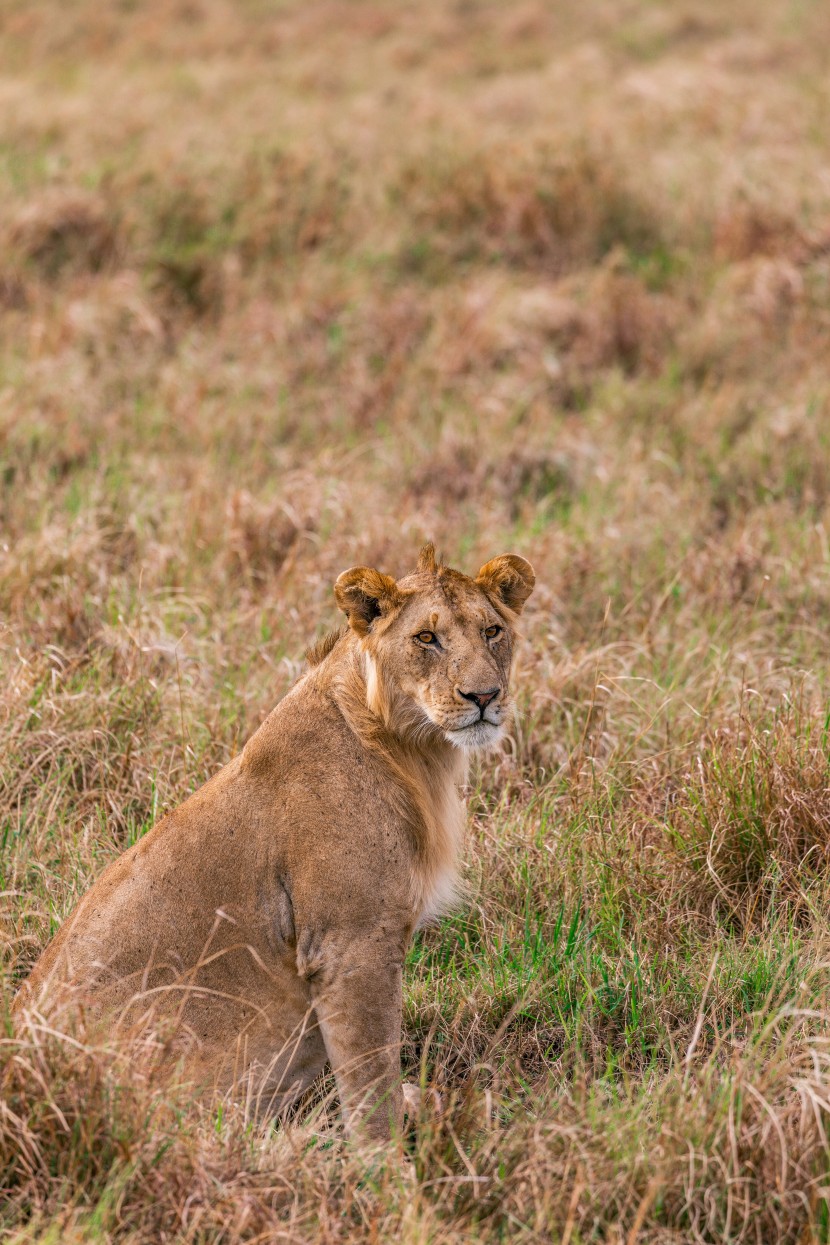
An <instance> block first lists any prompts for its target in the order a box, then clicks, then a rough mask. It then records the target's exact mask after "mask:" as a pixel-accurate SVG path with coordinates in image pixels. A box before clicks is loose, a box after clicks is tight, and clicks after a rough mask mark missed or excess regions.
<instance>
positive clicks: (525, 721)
mask: <svg viewBox="0 0 830 1245" xmlns="http://www.w3.org/2000/svg"><path fill="white" fill-rule="evenodd" d="M829 136H830V9H828V7H827V5H826V4H823V3H821V2H820V0H764V2H763V3H749V2H748V0H728V2H727V3H723V2H721V3H714V2H713V0H674V2H672V3H665V4H655V3H651V2H648V0H619V2H617V3H614V2H612V0H584V2H583V3H580V4H578V5H577V4H566V3H564V0H558V2H557V3H543V2H542V0H526V2H525V0H520V2H519V3H516V4H510V5H508V4H498V3H493V2H492V0H455V2H452V3H451V2H450V0H440V2H439V0H422V3H419V4H415V3H410V2H409V0H398V2H394V0H330V2H321V3H317V4H308V3H306V4H302V3H299V0H244V2H243V3H238V4H233V3H230V0H229V2H228V3H222V2H221V0H182V2H181V3H165V2H162V0H147V3H137V2H134V0H121V2H120V3H113V4H110V5H105V6H104V5H96V4H93V3H92V2H91V0H73V2H72V3H65V2H58V0H40V2H39V3H38V4H37V5H30V4H26V3H23V2H22V0H10V2H9V3H7V4H6V5H5V6H4V11H3V16H2V34H1V35H0V722H2V735H1V736H0V742H1V743H2V748H0V905H1V906H0V931H1V932H2V950H3V967H2V974H3V976H2V1005H1V1006H0V1012H3V1011H5V1012H7V1011H8V1007H9V1006H10V1004H11V1000H12V998H13V996H14V993H15V990H16V987H17V983H18V982H19V981H20V980H21V979H22V978H23V977H24V976H25V975H26V973H27V972H28V970H29V968H30V967H31V965H32V964H33V962H34V960H35V959H36V957H37V955H38V954H39V952H40V950H41V949H42V948H43V946H44V945H45V943H46V942H47V940H48V939H49V937H50V936H51V934H53V933H54V932H55V930H56V929H57V928H58V927H59V925H60V923H61V921H62V920H63V919H64V917H65V916H66V915H67V914H68V913H69V912H70V911H71V909H72V908H73V906H74V905H75V903H76V902H77V900H78V899H79V897H80V896H81V895H82V894H83V893H84V892H85V890H86V889H87V888H88V887H89V885H90V884H91V882H92V881H93V880H94V878H96V877H97V876H98V875H99V873H100V872H101V870H102V869H103V867H104V866H105V865H106V864H107V862H109V861H110V860H112V859H113V858H114V857H115V856H116V855H117V854H119V853H120V852H121V851H123V850H124V849H125V848H126V847H127V846H129V845H130V844H131V843H133V842H135V840H136V839H137V838H138V837H139V836H141V835H142V834H143V833H144V832H145V831H146V830H147V829H148V828H149V827H150V826H151V825H152V824H153V823H154V822H155V821H156V820H157V819H158V817H159V816H160V815H161V813H162V812H164V811H165V810H167V809H170V808H172V807H174V806H175V805H177V804H178V803H179V802H181V800H182V799H184V798H185V797H186V796H187V795H188V794H189V793H190V792H191V791H193V790H194V789H195V788H196V787H197V786H199V785H200V784H201V783H202V782H203V781H204V780H205V779H206V778H208V777H209V776H210V775H211V774H212V773H214V772H215V771H216V770H217V769H218V768H219V767H221V766H222V765H223V764H224V763H225V762H227V761H228V760H229V759H230V758H231V757H232V756H233V755H235V753H236V752H237V751H238V750H239V749H240V747H241V746H242V745H243V743H244V742H245V740H246V739H247V738H248V737H249V735H250V734H251V733H252V731H254V730H255V729H256V727H257V726H258V725H259V723H260V722H261V721H262V720H263V718H264V717H265V715H266V714H267V712H268V711H269V710H270V708H271V707H272V706H273V704H274V703H275V702H276V701H277V700H278V699H279V697H280V696H281V695H282V694H283V693H284V692H285V691H286V690H287V689H288V688H289V687H290V686H291V684H292V682H293V681H294V680H295V679H296V678H297V676H298V675H299V674H300V673H301V672H302V670H303V668H304V659H303V653H304V651H305V649H306V648H307V647H308V646H309V644H311V643H312V642H313V641H314V640H315V639H317V638H319V637H320V636H321V635H322V634H324V633H325V632H326V631H327V630H329V629H330V628H331V627H332V626H333V625H335V624H336V623H337V622H338V621H339V619H338V616H337V610H336V606H335V602H334V598H333V595H332V591H331V585H332V583H333V581H334V580H335V578H336V577H337V575H338V574H339V572H340V571H342V570H344V569H345V568H347V567H349V566H352V565H354V564H356V563H364V564H368V565H370V566H379V567H380V568H381V569H383V570H385V571H388V572H390V573H392V574H395V575H398V576H400V575H403V574H404V573H406V572H407V571H408V570H410V569H411V568H412V566H413V565H414V560H415V557H416V556H417V550H418V548H419V546H420V545H421V544H422V543H423V542H424V541H425V540H430V539H431V540H434V541H435V543H436V545H437V546H438V547H439V549H440V550H441V551H443V553H444V554H445V556H446V558H447V560H448V561H449V562H450V563H451V564H452V565H456V566H459V567H460V568H462V569H464V570H466V571H468V572H470V573H475V571H476V570H477V569H478V567H479V566H480V565H481V563H482V562H484V561H486V560H487V559H488V558H490V557H492V556H493V555H495V554H497V553H502V552H507V551H515V552H517V553H520V554H522V555H524V556H525V557H527V558H529V559H530V560H531V561H532V562H533V564H534V566H535V568H536V572H537V582H538V586H537V590H536V592H535V593H534V595H533V597H532V598H531V599H530V602H529V604H528V608H527V610H526V612H525V614H524V616H523V636H524V639H523V642H522V645H521V648H520V651H519V655H518V659H517V663H516V667H515V672H514V684H515V688H516V697H517V702H518V705H519V715H518V719H517V722H516V725H515V728H514V730H513V732H512V735H511V738H510V741H509V746H506V747H505V748H504V750H503V751H502V752H500V753H499V754H497V755H495V756H490V757H485V758H484V759H482V760H481V761H480V762H478V763H477V764H476V767H475V769H474V772H473V775H472V783H471V788H470V791H469V798H468V806H469V827H468V840H467V845H466V849H465V859H466V865H465V880H466V890H467V894H466V899H465V902H464V904H463V906H462V907H461V908H460V910H459V911H458V913H457V914H456V915H454V916H452V917H449V918H446V919H444V920H442V921H441V922H440V923H439V924H437V925H436V926H434V927H433V928H431V929H429V930H427V931H425V932H423V933H421V934H420V935H419V936H418V938H417V940H416V942H415V944H414V946H413V949H412V950H411V952H410V956H409V960H408V963H407V968H406V974H405V1015H404V1051H403V1059H404V1066H405V1068H406V1071H407V1075H408V1076H409V1077H410V1078H411V1079H415V1080H420V1081H421V1082H422V1084H423V1085H424V1086H426V1087H432V1088H435V1089H436V1090H437V1091H438V1094H439V1096H440V1102H438V1103H437V1102H436V1101H435V1099H434V1096H432V1095H427V1101H426V1102H425V1104H424V1107H423V1109H422V1113H421V1117H420V1119H419V1121H418V1122H417V1127H416V1129H415V1130H414V1132H412V1133H410V1135H409V1136H408V1138H407V1139H406V1140H405V1143H404V1144H403V1147H402V1150H403V1151H404V1152H405V1155H406V1157H404V1153H402V1152H399V1151H396V1150H394V1149H393V1150H390V1151H389V1153H388V1154H386V1155H384V1156H381V1157H376V1158H375V1160H374V1161H373V1162H372V1163H371V1164H369V1166H368V1167H367V1164H366V1162H365V1160H364V1159H363V1158H361V1156H360V1155H358V1154H356V1153H355V1152H354V1151H353V1150H352V1149H351V1148H350V1147H348V1146H346V1145H344V1144H343V1141H342V1137H341V1133H340V1130H339V1125H338V1119H337V1111H336V1101H333V1100H332V1093H331V1090H332V1084H331V1083H330V1082H324V1083H322V1084H320V1085H319V1086H317V1087H316V1089H315V1091H314V1093H313V1094H312V1095H311V1097H310V1099H309V1101H308V1102H307V1103H306V1105H305V1107H304V1109H303V1110H301V1111H299V1112H298V1113H297V1114H296V1116H295V1117H294V1118H293V1119H292V1120H291V1121H289V1122H288V1123H286V1124H285V1125H283V1126H279V1127H268V1126H265V1125H263V1124H262V1123H257V1122H255V1121H254V1120H253V1119H251V1118H249V1116H248V1113H247V1110H246V1106H245V1104H244V1103H243V1102H234V1101H225V1102H210V1101H208V1102H204V1101H202V1102H196V1101H194V1099H193V1096H192V1094H190V1093H189V1092H188V1090H187V1087H186V1086H185V1085H179V1084H176V1083H173V1084H170V1085H169V1086H163V1087H162V1086H160V1085H159V1083H158V1082H157V1080H156V1079H155V1078H154V1075H153V1057H152V1052H149V1053H147V1055H146V1058H142V1057H141V1052H140V1051H139V1052H136V1051H135V1050H130V1051H125V1050H124V1049H119V1048H118V1047H117V1046H116V1045H113V1044H111V1043H110V1044H107V1042H106V1041H105V1040H104V1039H103V1038H102V1037H101V1036H100V1034H98V1033H93V1032H90V1033H85V1032H84V1030H83V1027H82V1028H81V1029H80V1030H78V1029H75V1030H73V1031H72V1032H71V1033H70V1032H67V1033H62V1032H61V1031H60V1030H59V1028H55V1027H53V1026H48V1025H46V1024H41V1025H39V1024H38V1023H37V1022H36V1020H34V1021H32V1023H31V1024H30V1025H29V1026H28V1027H26V1028H25V1029H24V1030H23V1031H21V1030H20V1029H19V1028H15V1029H14V1030H13V1029H12V1027H11V1025H10V1024H7V1025H6V1026H5V1027H4V1028H3V1029H2V1036H1V1037H0V1087H2V1101H0V1236H2V1238H3V1239H4V1240H8V1241H9V1242H13V1243H14V1245H23V1243H24V1242H26V1243H27V1245H29V1243H31V1245H34V1243H35V1242H42V1243H43V1245H46V1243H47V1242H49V1243H50V1245H51V1243H55V1245H58V1243H59V1242H70V1243H75V1242H82V1241H83V1242H86V1241H95V1242H99V1241H101V1242H104V1241H106V1242H110V1241H112V1242H124V1243H125V1245H126V1243H129V1245H144V1243H150V1242H181V1243H185V1242H187V1243H188V1245H203V1243H204V1245H208V1243H214V1242H215V1243H219V1242H223V1243H224V1242H228V1243H233V1242H237V1241H246V1242H255V1241H256V1242H271V1241H282V1242H289V1243H292V1245H293V1243H295V1242H296V1243H300V1242H317V1241H320V1242H326V1243H331V1245H335V1243H336V1245H340V1243H341V1242H342V1243H343V1245H347V1243H350V1242H351V1243H356V1242H364V1241H366V1242H380V1241H394V1242H399V1243H400V1245H416V1243H417V1245H421V1243H427V1242H430V1243H432V1242H435V1243H436V1245H438V1243H441V1245H444V1243H446V1245H450V1243H456V1242H462V1241H470V1240H475V1241H482V1242H496V1241H506V1240H509V1241H511V1242H516V1243H519V1242H521V1243H525V1242H526V1243H527V1245H531V1243H532V1242H548V1241H550V1242H558V1243H559V1245H586V1243H587V1242H595V1241H608V1242H614V1243H619V1245H634V1242H641V1243H647V1242H652V1243H658V1242H659V1243H668V1242H678V1243H679V1242H687V1241H690V1242H727V1241H728V1242H744V1241H745V1242H753V1243H760V1245H766V1243H772V1242H778V1241H781V1242H794V1243H796V1242H797V1243H799V1245H806V1243H807V1242H825V1241H828V1240H830V1137H829V1136H828V1134H829V1133H830V859H828V858H829V857H830V687H828V683H829V682H830V531H828V524H829V523H830V369H829V368H828V360H830V137H829Z"/></svg>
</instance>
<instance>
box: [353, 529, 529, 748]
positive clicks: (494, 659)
mask: <svg viewBox="0 0 830 1245" xmlns="http://www.w3.org/2000/svg"><path fill="white" fill-rule="evenodd" d="M535 579H536V577H535V575H534V572H533V567H532V566H531V565H530V563H529V562H527V561H525V559H524V558H520V557H518V556H517V555H516V554H512V553H508V554H502V555H501V556H500V557H498V558H493V559H492V561H490V562H487V563H486V564H485V565H484V566H483V567H482V568H481V570H480V571H479V573H478V575H477V576H476V577H475V579H471V578H470V577H469V576H468V575H463V574H462V573H461V572H460V571H455V570H452V569H451V568H450V567H448V566H442V565H440V564H439V563H438V562H437V561H436V558H435V551H434V549H433V547H432V545H427V546H426V547H425V548H424V549H423V550H422V551H421V555H420V557H419V559H418V569H417V570H416V571H415V572H414V574H412V575H407V576H406V578H404V579H400V580H398V581H395V580H394V579H393V578H392V577H391V576H390V575H384V574H382V573H381V572H380V571H377V570H373V569H371V568H369V567H366V566H356V567H353V568H352V569H351V570H349V571H344V572H343V574H342V575H341V576H340V577H339V578H338V580H337V582H336V584H335V585H334V593H335V596H336V598H337V603H338V605H339V606H340V608H341V609H342V610H343V612H344V613H345V614H346V616H347V617H348V620H349V625H350V627H351V629H352V631H353V632H355V633H356V635H357V636H358V637H359V646H360V649H361V651H362V653H363V660H364V662H365V673H366V685H367V693H368V701H369V707H370V708H371V709H372V710H373V711H374V712H376V713H377V714H378V715H379V716H381V717H382V718H383V719H384V721H385V722H386V723H387V725H388V726H390V727H391V728H393V729H395V730H396V731H398V732H399V733H403V734H406V735H409V736H418V735H420V736H422V737H424V738H428V737H430V736H432V737H436V736H438V737H443V738H445V739H448V740H449V741H450V742H451V743H453V744H455V745H456V747H458V748H489V747H492V746H493V745H494V744H496V743H497V742H498V741H499V739H500V738H501V736H502V734H503V732H504V729H505V724H506V723H507V721H508V720H509V717H510V711H511V702H510V695H509V690H508V682H509V677H510V663H511V659H512V656H513V646H514V639H515V629H514V628H515V620H516V616H517V615H518V614H519V613H521V610H522V607H523V606H524V603H525V601H526V600H527V598H528V597H529V596H530V594H531V592H532V591H533V585H534V583H535Z"/></svg>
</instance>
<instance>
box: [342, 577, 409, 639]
mask: <svg viewBox="0 0 830 1245" xmlns="http://www.w3.org/2000/svg"><path fill="white" fill-rule="evenodd" d="M334 595H335V597H336V598H337V604H338V605H339V606H340V608H341V610H342V611H343V613H344V614H345V615H346V617H347V618H348V620H349V626H350V627H351V628H352V630H353V631H356V632H357V634H358V635H366V633H367V632H368V631H369V629H370V627H371V626H372V623H373V622H374V621H375V619H376V618H380V616H381V615H382V614H386V613H388V611H389V610H391V609H394V607H395V606H396V605H399V604H400V601H401V594H400V592H399V591H398V585H397V584H396V583H395V581H394V579H393V578H392V576H391V575H384V574H382V573H381V572H380V571H376V570H374V569H373V568H372V567H369V566H353V567H352V569H351V570H350V571H344V572H343V574H342V575H339V576H338V578H337V581H336V582H335V585H334Z"/></svg>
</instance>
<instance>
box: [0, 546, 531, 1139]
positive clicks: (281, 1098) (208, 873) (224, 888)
mask: <svg viewBox="0 0 830 1245" xmlns="http://www.w3.org/2000/svg"><path fill="white" fill-rule="evenodd" d="M534 582H535V576H534V572H533V569H532V567H531V566H530V563H529V562H527V561H526V560H525V559H524V558H521V557H519V556H517V555H515V554H506V555H502V556H500V557H496V558H493V559H492V561H489V562H487V563H486V564H485V565H484V566H483V567H482V568H481V570H480V571H479V573H478V575H477V576H476V577H475V579H473V578H470V577H469V576H467V575H464V574H462V573H461V572H459V571H456V570H452V569H451V568H450V567H448V566H444V565H440V564H439V563H438V562H437V561H436V557H435V552H434V549H433V547H432V546H431V545H427V546H426V547H425V548H424V549H423V550H422V551H421V554H420V556H419V559H418V564H417V570H416V571H415V572H414V573H412V574H410V575H407V576H406V577H405V578H403V579H400V580H398V581H397V582H396V581H395V579H393V578H392V577H391V576H389V575H386V574H383V573H381V572H380V571H378V570H374V569H371V568H369V567H365V566H358V567H354V568H352V569H351V570H348V571H344V572H343V574H342V575H340V576H339V578H338V579H337V581H336V583H335V585H334V594H335V597H336V600H337V603H338V605H339V607H340V609H341V610H343V612H344V613H345V615H346V617H347V620H348V625H347V626H345V627H343V628H342V629H341V630H339V631H337V632H335V633H334V634H333V635H331V636H329V637H328V638H327V639H326V640H324V641H323V642H322V643H321V644H319V645H318V646H317V647H316V648H315V649H314V650H312V651H311V652H310V653H309V654H308V658H309V668H308V670H307V672H306V673H305V674H304V675H303V676H302V677H301V678H300V679H299V680H298V682H297V683H296V684H295V685H294V687H293V688H292V689H291V690H290V691H289V692H288V693H287V694H286V695H285V697H284V698H283V699H282V700H281V701H280V702H279V704H278V705H277V706H276V708H275V709H274V710H273V711H272V712H271V714H270V715H269V716H268V717H267V718H266V719H265V721H264V722H263V724H262V725H261V726H260V727H259V729H258V730H257V731H256V732H255V733H254V734H253V735H252V736H251V738H250V739H249V740H248V742H247V743H246V744H245V746H244V748H243V749H242V752H241V753H240V754H239V755H238V756H237V757H235V758H234V760H232V761H231V762H230V763H229V764H228V765H226V766H225V767H224V768H223V769H222V770H220V771H219V772H218V773H217V774H215V775H214V776H213V777H212V778H211V779H210V780H209V781H208V782H206V783H205V784H204V786H202V787H201V788H200V789H199V790H197V791H196V792H195V793H194V794H193V795H191V796H190V797H189V798H188V799H187V800H185V802H184V803H183V804H182V805H181V806H180V807H178V808H176V809H175V810H174V811H173V812H170V813H168V814H167V815H166V816H165V817H163V818H162V820H161V821H159V822H158V823H157V824H156V825H155V826H154V827H153V828H152V829H151V830H150V831H149V832H148V833H147V834H146V835H145V836H144V837H143V838H141V839H140V840H139V841H138V842H137V843H135V844H134V846H132V847H131V848H129V850H127V851H125V852H124V853H123V855H121V856H120V857H118V859H116V860H115V861H113V862H112V863H111V864H110V865H109V866H108V867H107V868H106V869H105V870H104V872H103V873H102V874H101V876H100V878H99V879H98V880H97V882H95V884H94V885H93V886H92V888H91V889H90V890H89V891H88V893H87V894H86V895H85V896H84V898H83V899H82V900H81V901H80V903H79V904H78V905H77V907H76V908H75V910H74V912H73V913H72V914H71V915H70V916H69V917H68V918H67V920H66V921H65V922H64V924H63V926H62V927H61V929H60V930H59V931H58V933H57V935H56V936H55V938H54V939H53V940H52V942H51V943H50V944H49V945H48V946H47V948H46V949H45V950H44V952H43V954H42V955H41V957H40V959H39V960H38V961H37V963H36V964H35V966H34V968H33V970H32V972H31V975H30V976H29V978H28V980H27V981H26V982H24V984H23V986H22V988H21V991H20V993H19V995H18V998H17V1000H16V1001H15V1012H16V1013H17V1014H19V1013H20V1012H21V1011H28V1012H29V1013H30V1015H34V1016H35V1017H36V1016H37V1015H38V1014H40V1013H42V1012H44V1011H45V1010H46V1009H47V1008H48V1007H50V1006H52V1005H54V1004H55V1001H56V1000H58V999H62V1000H63V1002H64V1004H66V1003H67V1001H68V1000H71V1001H72V1005H74V1003H75V1002H76V1001H78V1000H82V1001H83V1006H84V1008H85V1009H86V1012H87V1013H88V1011H89V1009H90V1008H91V1009H92V1012H93V1015H96V1016H100V1017H102V1018H103V1021H104V1023H106V1024H107V1025H110V1024H111V1025H113V1026H115V1027H117V1028H118V1030H119V1031H121V1028H122V1026H124V1025H125V1024H126V1023H129V1022H131V1021H134V1020H137V1019H138V1018H145V1019H146V1017H147V1015H152V1016H164V1015H166V1016H169V1017H175V1023H176V1025H177V1026H178V1025H181V1026H183V1028H184V1031H185V1033H186V1036H187V1040H188V1044H187V1051H188V1054H187V1057H186V1058H187V1065H188V1067H189V1070H190V1071H191V1072H192V1074H193V1076H194V1082H195V1081H197V1080H198V1081H200V1082H201V1083H203V1084H204V1085H207V1084H212V1086H213V1087H214V1089H216V1090H218V1091H220V1092H226V1091H227V1090H229V1089H231V1088H236V1090H240V1089H246V1090H247V1094H248V1097H249V1101H253V1102H254V1103H257V1104H259V1105H260V1107H261V1109H263V1110H266V1111H267V1112H269V1113H270V1114H272V1115H277V1114H279V1113H281V1112H283V1111H285V1110H286V1109H288V1107H290V1106H291V1105H292V1104H293V1103H295V1102H296V1101H297V1099H298V1098H299V1096H300V1095H302V1094H303V1093H304V1092H305V1090H307V1089H308V1087H309V1086H310V1085H311V1083H312V1081H313V1080H314V1079H315V1078H316V1077H317V1075H318V1074H319V1073H320V1072H321V1071H322V1069H323V1068H324V1067H325V1066H326V1064H327V1063H328V1064H329V1065H330V1066H331V1068H332V1069H333V1071H334V1075H335V1079H336V1083H337V1092H338V1096H339V1100H340V1108H341V1113H342V1116H343V1119H344V1123H345V1127H346V1131H347V1134H348V1135H351V1136H359V1137H365V1138H369V1139H371V1140H375V1141H383V1140H386V1139H388V1138H389V1137H390V1135H391V1134H392V1133H393V1131H395V1130H397V1129H400V1127H401V1126H402V1122H403V1116H404V1096H405V1092H404V1087H403V1086H402V1084H401V1067H400V1041H401V1013H402V969H403V963H404V957H405V955H406V951H407V947H408V946H409V943H410V940H411V939H412V936H413V933H414V931H415V930H416V929H417V928H418V927H419V926H423V925H424V924H425V923H427V922H429V921H431V920H433V919H435V918H436V917H437V916H438V915H440V914H442V913H445V912H447V911H448V910H449V909H450V908H451V907H452V905H453V903H454V900H455V897H456V893H457V887H458V881H457V879H458V864H459V851H460V846H461V838H462V831H463V827H464V821H465V812H464V804H463V802H462V798H461V794H460V788H461V787H462V786H463V785H464V783H465V781H466V773H467V764H468V760H469V757H470V755H471V753H473V752H474V751H475V750H479V749H487V748H492V747H494V746H495V745H496V744H497V743H498V742H499V740H500V739H501V738H502V736H503V734H504V731H505V728H506V726H507V724H508V722H509V720H510V716H511V700H510V694H509V690H508V680H509V675H510V666H511V659H512V656H513V649H514V642H515V633H516V619H517V616H518V614H519V613H520V612H521V610H522V607H523V606H524V604H525V601H526V600H527V598H528V596H529V595H530V593H531V591H532V590H533V586H534Z"/></svg>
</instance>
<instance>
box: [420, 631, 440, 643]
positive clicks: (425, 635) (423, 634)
mask: <svg viewBox="0 0 830 1245" xmlns="http://www.w3.org/2000/svg"><path fill="white" fill-rule="evenodd" d="M415 639H416V640H420V642H421V644H434V643H435V632H434V631H419V632H418V634H417V635H416V637H415Z"/></svg>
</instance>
